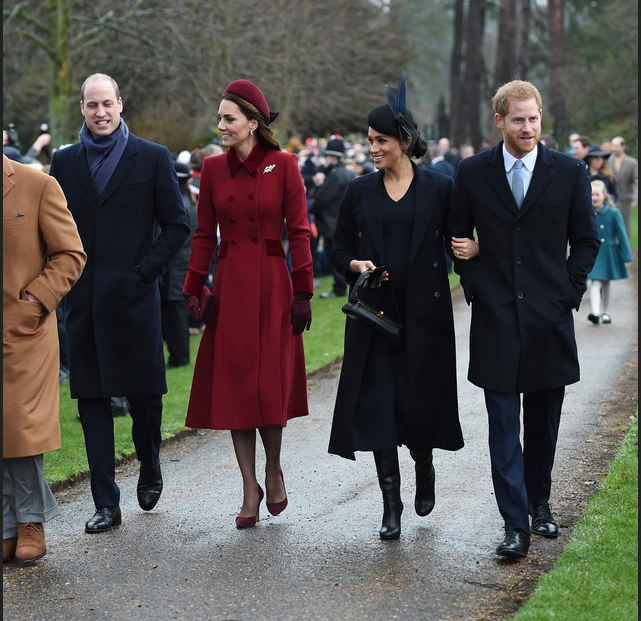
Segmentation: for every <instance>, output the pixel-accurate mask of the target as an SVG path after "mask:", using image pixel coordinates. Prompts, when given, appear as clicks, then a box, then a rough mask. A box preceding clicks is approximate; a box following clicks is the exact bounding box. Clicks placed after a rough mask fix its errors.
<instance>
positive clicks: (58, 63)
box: [49, 0, 79, 148]
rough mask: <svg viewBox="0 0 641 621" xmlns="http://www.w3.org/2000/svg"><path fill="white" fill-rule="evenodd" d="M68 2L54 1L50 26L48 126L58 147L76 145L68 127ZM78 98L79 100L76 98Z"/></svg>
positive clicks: (69, 95)
mask: <svg viewBox="0 0 641 621" xmlns="http://www.w3.org/2000/svg"><path fill="white" fill-rule="evenodd" d="M69 11H70V9H69V2H68V1H66V0H57V2H56V3H55V6H53V7H51V19H50V22H49V23H50V24H51V25H52V27H53V28H55V39H54V41H55V48H54V53H53V55H52V56H50V57H49V66H50V71H51V98H50V101H49V124H50V132H51V144H52V146H53V147H55V148H57V147H59V146H60V145H63V144H68V143H69V142H75V136H72V132H71V128H70V123H69V119H70V112H71V108H70V106H71V105H72V103H71V102H72V97H73V95H74V93H73V82H72V78H71V59H70V54H69V38H70V33H69ZM78 99H79V97H78Z"/></svg>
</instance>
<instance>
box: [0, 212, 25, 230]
mask: <svg viewBox="0 0 641 621" xmlns="http://www.w3.org/2000/svg"><path fill="white" fill-rule="evenodd" d="M28 223H29V214H28V213H24V212H23V211H20V212H18V213H16V214H15V215H13V216H3V217H2V228H6V227H9V226H22V225H23V224H28Z"/></svg>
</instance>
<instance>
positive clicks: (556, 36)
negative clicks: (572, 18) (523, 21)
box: [548, 0, 570, 139]
mask: <svg viewBox="0 0 641 621" xmlns="http://www.w3.org/2000/svg"><path fill="white" fill-rule="evenodd" d="M548 19H549V30H550V45H549V50H550V56H549V63H548V65H549V69H550V112H551V114H552V116H553V118H554V133H555V134H556V136H557V139H561V138H562V139H564V138H565V136H566V134H567V131H568V129H569V121H570V119H569V116H568V105H567V101H566V99H565V80H564V76H563V64H564V62H565V0H549V1H548Z"/></svg>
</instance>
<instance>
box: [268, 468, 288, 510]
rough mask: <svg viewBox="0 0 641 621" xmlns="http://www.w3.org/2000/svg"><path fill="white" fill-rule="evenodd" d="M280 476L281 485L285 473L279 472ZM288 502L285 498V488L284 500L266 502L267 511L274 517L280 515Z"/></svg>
mask: <svg viewBox="0 0 641 621" xmlns="http://www.w3.org/2000/svg"><path fill="white" fill-rule="evenodd" d="M280 478H281V479H282V480H283V487H284V486H285V475H284V474H283V473H282V471H281V473H280ZM288 504H289V500H288V499H287V490H285V500H283V501H282V502H274V503H271V502H268V503H267V511H269V513H270V514H271V515H273V516H274V517H276V516H278V515H280V514H281V513H282V512H283V511H285V509H287V505H288Z"/></svg>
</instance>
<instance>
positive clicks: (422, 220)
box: [410, 164, 438, 265]
mask: <svg viewBox="0 0 641 621" xmlns="http://www.w3.org/2000/svg"><path fill="white" fill-rule="evenodd" d="M414 174H415V175H416V181H417V185H416V194H415V198H414V228H413V230H412V244H411V246H410V265H411V264H412V263H413V262H414V258H415V257H416V254H417V253H418V249H419V248H420V246H421V243H422V242H423V239H424V238H425V233H426V232H427V228H428V226H429V224H430V219H431V217H432V212H433V211H434V206H435V204H436V198H437V190H438V186H437V184H436V182H434V181H432V179H430V176H429V175H428V174H427V173H426V172H425V171H424V170H421V169H420V168H419V167H418V166H416V165H415V164H414Z"/></svg>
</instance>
